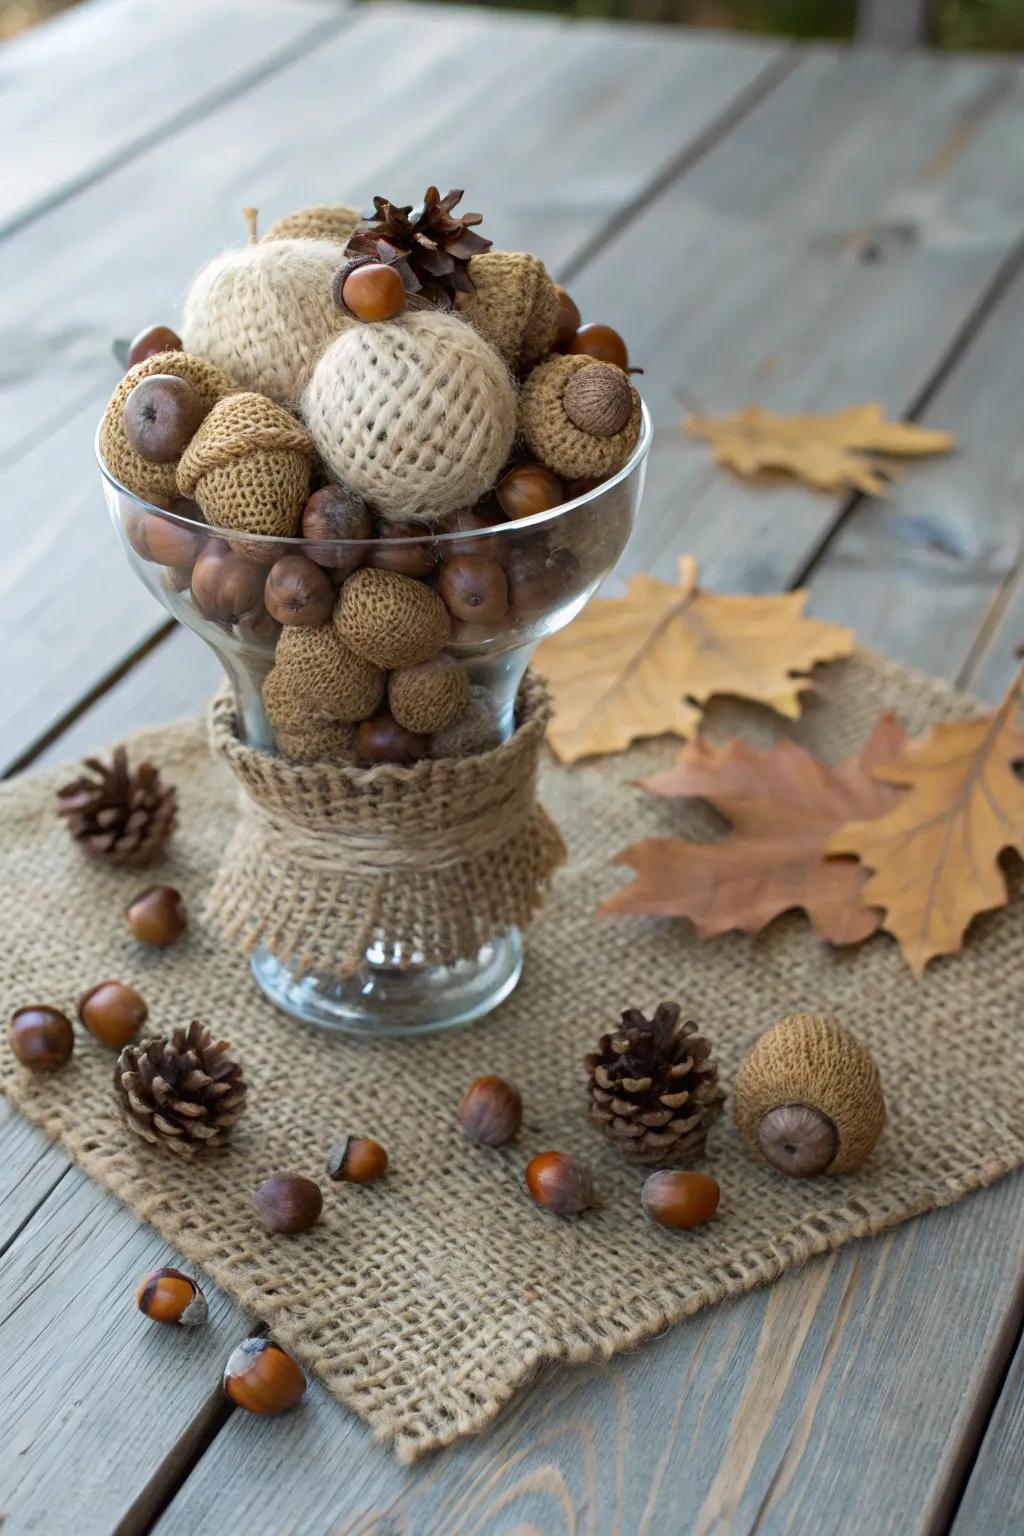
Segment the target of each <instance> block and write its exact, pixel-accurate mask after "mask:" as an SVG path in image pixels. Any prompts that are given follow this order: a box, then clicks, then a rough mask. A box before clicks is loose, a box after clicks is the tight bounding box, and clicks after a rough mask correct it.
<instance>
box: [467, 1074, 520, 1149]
mask: <svg viewBox="0 0 1024 1536" xmlns="http://www.w3.org/2000/svg"><path fill="white" fill-rule="evenodd" d="M522 1123H523V1101H522V1099H521V1098H520V1096H519V1090H518V1088H513V1086H512V1084H511V1083H507V1082H506V1081H505V1079H504V1078H503V1077H496V1076H495V1075H494V1074H489V1075H488V1076H486V1077H478V1078H477V1079H476V1081H475V1082H473V1083H470V1085H469V1087H468V1088H467V1089H466V1092H465V1093H464V1094H463V1096H462V1103H461V1104H460V1105H459V1124H460V1125H461V1126H462V1129H463V1130H464V1131H465V1133H466V1135H467V1136H468V1137H469V1138H470V1140H471V1141H478V1142H480V1144H481V1146H484V1147H503V1146H504V1145H505V1143H506V1142H509V1141H514V1140H515V1138H516V1137H517V1136H518V1135H519V1127H520V1126H521V1125H522Z"/></svg>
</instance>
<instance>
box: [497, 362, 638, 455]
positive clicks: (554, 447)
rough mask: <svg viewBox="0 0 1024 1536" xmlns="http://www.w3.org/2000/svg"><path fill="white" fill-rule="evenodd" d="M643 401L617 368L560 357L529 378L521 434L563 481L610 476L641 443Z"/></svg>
mask: <svg viewBox="0 0 1024 1536" xmlns="http://www.w3.org/2000/svg"><path fill="white" fill-rule="evenodd" d="M640 421H641V415H640V396H639V395H638V394H637V392H636V390H635V389H634V388H633V386H632V384H630V382H629V379H628V378H627V377H626V375H625V374H624V373H623V372H622V370H621V369H619V368H616V366H615V364H614V363H603V362H598V361H597V360H596V359H594V358H592V357H580V356H567V355H561V354H559V355H557V356H555V357H550V358H548V360H547V361H546V362H544V363H541V364H540V365H539V367H537V368H535V369H534V370H533V372H532V373H531V374H530V376H529V378H528V379H527V381H526V383H525V384H524V385H523V389H522V394H521V395H520V397H519V431H520V433H521V434H522V437H523V441H524V442H525V443H526V446H527V447H528V448H529V450H530V452H531V453H533V454H534V455H535V456H536V457H537V458H538V459H540V461H541V463H542V464H546V465H547V466H548V468H549V469H553V470H554V471H555V473H556V474H557V475H562V476H563V477H564V478H566V479H569V480H573V479H582V478H585V477H590V476H603V475H610V474H613V473H614V472H615V470H617V469H621V468H622V466H623V464H625V462H626V460H627V459H628V458H629V456H630V454H631V453H632V452H633V449H634V448H635V447H636V445H637V441H638V440H639V437H640Z"/></svg>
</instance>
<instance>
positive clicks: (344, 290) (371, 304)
mask: <svg viewBox="0 0 1024 1536" xmlns="http://www.w3.org/2000/svg"><path fill="white" fill-rule="evenodd" d="M341 301H342V303H343V304H344V306H345V308H346V309H350V310H351V311H352V313H353V314H354V315H355V317H356V319H357V320H393V319H394V317H395V316H396V315H400V314H401V313H402V310H403V309H404V308H405V285H404V283H403V282H402V279H401V277H400V276H399V275H398V271H397V269H396V268H395V267H389V266H388V265H387V264H386V263H385V262H382V261H370V262H366V263H365V264H360V265H359V266H357V267H353V268H352V270H351V271H350V272H349V274H348V276H347V277H346V278H345V279H344V281H343V282H342V285H341Z"/></svg>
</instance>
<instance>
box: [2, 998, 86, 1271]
mask: <svg viewBox="0 0 1024 1536" xmlns="http://www.w3.org/2000/svg"><path fill="white" fill-rule="evenodd" d="M14 1006H18V1005H17V1004H15V1005H14ZM4 1024H5V1025H6V1019H5V1020H4ZM4 1048H5V1049H6V1045H5V1047H4ZM70 1166H71V1164H70V1163H69V1162H68V1160H67V1158H66V1157H65V1156H64V1154H63V1152H60V1151H58V1149H57V1148H56V1147H55V1146H54V1145H53V1144H52V1142H50V1141H49V1140H48V1139H47V1137H46V1135H45V1134H44V1132H43V1131H41V1130H40V1129H39V1128H38V1126H35V1125H30V1124H29V1122H28V1121H27V1120H23V1119H22V1118H21V1116H20V1115H18V1114H15V1112H14V1110H13V1109H12V1108H11V1106H10V1105H9V1104H8V1102H7V1100H6V1099H2V1098H0V1253H3V1252H4V1250H5V1249H6V1248H7V1247H8V1246H9V1245H10V1244H11V1243H12V1242H13V1241H14V1239H15V1237H16V1236H17V1234H18V1233H19V1232H20V1231H21V1229H22V1227H23V1226H25V1224H26V1223H27V1222H28V1221H30V1220H31V1218H32V1216H33V1214H34V1213H35V1212H36V1211H37V1210H38V1209H39V1207H40V1206H41V1205H43V1203H44V1202H45V1201H46V1200H47V1199H48V1198H49V1196H50V1195H51V1194H52V1193H53V1191H54V1190H55V1189H56V1187H57V1185H58V1184H59V1183H60V1181H61V1179H62V1178H63V1177H64V1175H65V1174H66V1173H67V1171H68V1169H69V1168H70Z"/></svg>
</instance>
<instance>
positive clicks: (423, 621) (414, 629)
mask: <svg viewBox="0 0 1024 1536" xmlns="http://www.w3.org/2000/svg"><path fill="white" fill-rule="evenodd" d="M333 622H334V628H335V630H336V632H337V634H338V636H339V638H340V639H341V641H342V642H343V643H344V644H345V645H346V646H349V647H350V648H351V649H352V650H353V651H355V652H356V654H357V655H358V656H363V657H365V658H366V660H367V661H369V662H372V663H373V664H374V665H375V666H378V667H386V668H387V669H388V670H389V671H390V670H391V669H392V668H396V667H413V666H416V665H417V664H418V663H419V662H423V661H429V660H430V659H431V657H433V656H436V655H437V653H438V651H439V650H440V649H441V647H442V646H443V645H444V644H445V643H446V641H447V640H448V637H449V635H450V634H451V618H450V616H449V613H448V609H447V608H446V607H445V605H444V603H443V601H442V600H441V598H440V597H439V596H438V594H437V593H436V592H435V591H434V589H433V587H428V586H427V585H426V583H425V582H422V581H414V580H413V578H412V577H411V576H402V575H400V574H399V572H398V571H378V570H373V569H371V568H370V567H368V566H363V567H362V569H361V570H358V571H356V572H354V574H353V575H351V576H350V577H349V578H348V580H347V581H346V582H345V584H344V586H343V587H342V589H341V591H340V592H339V594H338V600H337V602H336V603H335V605H334V620H333ZM278 644H279V645H280V641H279V642H278Z"/></svg>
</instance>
